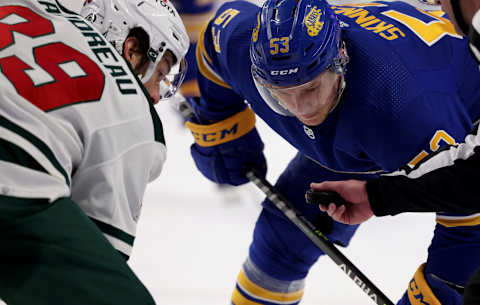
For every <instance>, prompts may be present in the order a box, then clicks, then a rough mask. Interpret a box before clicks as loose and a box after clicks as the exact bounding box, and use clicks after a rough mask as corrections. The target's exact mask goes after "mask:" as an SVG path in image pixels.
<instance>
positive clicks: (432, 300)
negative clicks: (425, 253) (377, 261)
mask: <svg viewBox="0 0 480 305" xmlns="http://www.w3.org/2000/svg"><path fill="white" fill-rule="evenodd" d="M424 269H425V264H422V265H420V267H418V269H417V271H416V272H415V275H414V276H413V279H412V280H411V281H410V283H409V284H408V289H407V294H408V299H409V301H410V304H411V305H423V304H430V305H441V303H440V301H439V300H438V299H437V297H436V296H435V294H434V293H433V291H432V289H431V288H430V285H429V284H428V282H427V280H426V279H425V275H424V273H423V271H424Z"/></svg>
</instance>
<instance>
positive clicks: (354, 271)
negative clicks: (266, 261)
mask: <svg viewBox="0 0 480 305" xmlns="http://www.w3.org/2000/svg"><path fill="white" fill-rule="evenodd" d="M246 175H247V178H248V179H249V180H250V181H251V182H253V183H254V184H255V185H256V186H257V187H258V188H259V189H260V190H261V191H262V192H263V193H264V194H265V195H266V196H267V198H268V199H270V201H272V202H273V204H274V205H275V206H276V207H277V209H279V210H280V211H281V212H282V213H283V214H284V215H285V216H286V217H287V218H288V219H290V221H291V222H293V223H294V224H295V225H296V226H297V227H298V228H299V229H300V230H301V231H302V232H303V233H305V235H306V236H307V237H308V238H310V240H311V241H312V242H313V243H314V244H315V245H316V246H317V247H318V248H320V250H322V251H323V252H324V253H325V254H326V255H328V256H329V257H330V258H331V259H332V260H333V261H334V262H335V263H336V264H337V265H338V267H340V269H342V270H343V272H345V273H346V274H347V275H348V277H350V279H352V281H354V282H355V284H357V285H358V286H359V287H360V288H361V289H362V290H363V292H364V293H366V294H367V295H368V296H369V297H370V299H372V300H373V301H374V302H375V303H376V304H378V305H393V304H394V303H392V301H390V300H389V299H388V297H387V296H386V295H385V294H383V292H382V291H380V289H378V288H377V287H376V286H375V285H374V284H373V283H372V282H371V281H370V280H369V279H368V278H367V277H366V276H365V275H364V274H363V273H362V272H361V271H360V270H359V269H358V268H357V267H355V265H354V264H353V263H352V262H350V260H349V259H348V258H346V257H345V255H343V254H342V252H340V250H338V249H337V247H335V245H334V244H333V243H332V242H331V241H330V240H329V239H328V238H327V237H326V236H325V235H323V233H322V232H320V230H319V229H317V228H316V227H315V226H314V225H313V224H312V223H311V222H310V221H308V220H307V219H306V218H305V216H303V214H302V213H300V211H298V210H297V209H295V207H294V206H293V205H292V204H291V203H290V202H289V201H288V200H287V199H286V198H285V197H283V195H282V194H281V193H279V192H278V191H277V190H276V189H275V188H274V187H273V186H272V185H271V184H270V183H269V182H268V181H267V180H266V179H264V178H262V177H261V176H260V175H258V174H257V172H256V171H255V170H250V171H248V172H247V174H246Z"/></svg>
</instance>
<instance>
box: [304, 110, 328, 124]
mask: <svg viewBox="0 0 480 305" xmlns="http://www.w3.org/2000/svg"><path fill="white" fill-rule="evenodd" d="M297 118H298V119H299V120H300V122H302V123H303V124H305V125H308V126H316V125H320V124H322V123H323V121H325V118H326V115H324V114H322V113H318V114H316V115H315V116H310V117H302V116H297Z"/></svg>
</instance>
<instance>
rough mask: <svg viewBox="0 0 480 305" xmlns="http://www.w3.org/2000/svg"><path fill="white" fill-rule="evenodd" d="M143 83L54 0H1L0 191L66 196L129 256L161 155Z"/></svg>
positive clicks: (157, 130)
mask: <svg viewBox="0 0 480 305" xmlns="http://www.w3.org/2000/svg"><path fill="white" fill-rule="evenodd" d="M143 90H144V88H143V86H141V85H140V83H139V82H138V79H137V78H136V76H135V75H134V74H133V72H131V70H130V68H129V66H128V65H127V63H126V62H125V60H124V59H123V57H122V56H121V55H120V54H118V53H117V51H115V48H114V47H113V46H111V45H110V44H109V43H108V42H106V40H105V39H104V38H103V37H102V35H101V33H98V32H97V31H96V30H95V29H94V28H93V26H91V25H89V24H88V23H87V22H86V21H84V19H83V18H82V17H80V16H79V15H76V14H75V13H73V12H69V11H68V10H66V9H65V8H63V7H61V6H60V5H59V4H58V2H56V1H55V0H31V1H27V0H10V1H8V4H7V3H5V2H2V3H1V4H0V142H1V143H0V147H4V149H0V172H1V175H0V195H6V196H13V197H21V198H48V199H49V200H50V202H53V201H54V200H56V199H58V198H61V197H68V196H71V198H72V199H73V200H74V201H75V202H76V203H78V204H79V206H80V207H81V208H82V209H83V211H84V212H85V213H86V214H87V215H88V216H89V217H90V218H91V219H92V220H93V221H94V222H95V223H96V224H97V225H98V226H99V228H100V229H101V230H102V231H103V232H104V233H106V237H107V238H108V239H109V240H110V241H111V243H112V244H113V245H114V247H115V248H117V249H118V250H119V251H121V252H123V253H125V254H126V255H129V254H130V251H131V246H132V244H133V239H134V236H135V230H136V223H137V219H138V217H139V214H140V208H141V201H142V198H143V195H144V192H145V188H146V185H147V183H148V182H150V181H152V180H153V179H155V178H156V177H157V176H158V175H159V174H160V171H161V168H162V165H163V163H164V161H165V157H166V148H165V144H164V140H163V132H162V125H161V122H160V120H159V118H158V115H157V114H156V112H155V110H154V109H153V106H152V105H151V104H150V102H149V99H148V95H147V94H146V93H145V92H144V91H143ZM58 229H59V230H61V228H58Z"/></svg>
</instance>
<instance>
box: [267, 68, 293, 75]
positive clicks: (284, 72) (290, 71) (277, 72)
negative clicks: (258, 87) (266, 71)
mask: <svg viewBox="0 0 480 305" xmlns="http://www.w3.org/2000/svg"><path fill="white" fill-rule="evenodd" d="M297 72H298V67H297V68H293V69H285V70H272V71H270V75H289V74H294V73H297Z"/></svg>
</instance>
